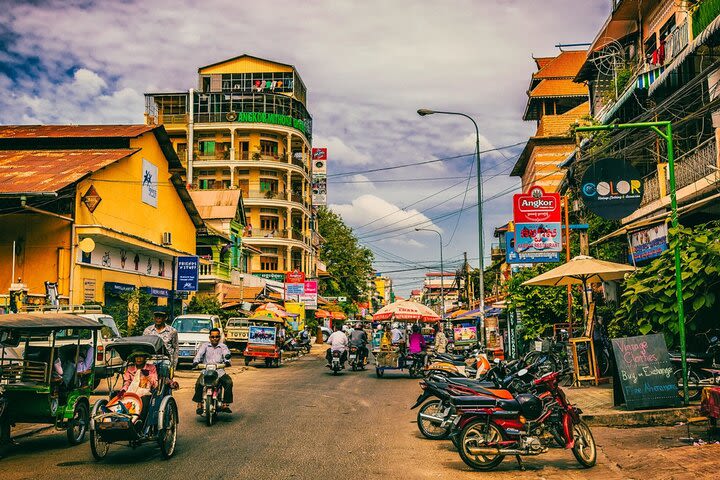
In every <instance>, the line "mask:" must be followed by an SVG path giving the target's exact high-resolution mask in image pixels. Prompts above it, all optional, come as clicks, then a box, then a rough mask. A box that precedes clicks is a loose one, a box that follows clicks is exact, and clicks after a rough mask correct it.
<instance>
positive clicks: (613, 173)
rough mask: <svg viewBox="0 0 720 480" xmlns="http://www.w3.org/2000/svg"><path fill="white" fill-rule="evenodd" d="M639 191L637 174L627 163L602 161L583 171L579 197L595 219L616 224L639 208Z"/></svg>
mask: <svg viewBox="0 0 720 480" xmlns="http://www.w3.org/2000/svg"><path fill="white" fill-rule="evenodd" d="M643 188H644V187H643V182H642V177H641V176H640V172H638V171H637V169H636V168H635V167H633V166H632V165H631V164H630V162H628V161H626V160H623V159H620V158H603V159H601V160H598V161H597V162H594V163H593V164H592V165H590V166H589V167H588V168H587V170H585V173H584V174H583V177H582V187H581V188H580V197H581V198H582V200H583V203H585V206H586V207H588V209H590V211H592V212H593V213H595V214H596V215H598V216H600V217H602V218H606V219H609V220H619V219H621V218H625V217H627V216H628V215H630V214H631V213H633V212H634V211H635V210H637V209H638V208H639V207H640V202H641V201H642V197H643Z"/></svg>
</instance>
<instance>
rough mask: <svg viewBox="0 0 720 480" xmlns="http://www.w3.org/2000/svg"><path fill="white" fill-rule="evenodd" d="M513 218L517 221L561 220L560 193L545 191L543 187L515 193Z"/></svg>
mask: <svg viewBox="0 0 720 480" xmlns="http://www.w3.org/2000/svg"><path fill="white" fill-rule="evenodd" d="M513 219H514V221H515V223H540V222H543V223H544V222H560V221H561V212H560V194H559V193H545V191H544V190H543V189H542V187H532V188H531V189H530V190H528V192H527V193H518V194H515V195H514V196H513Z"/></svg>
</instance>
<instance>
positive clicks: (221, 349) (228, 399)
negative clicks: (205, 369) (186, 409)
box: [192, 328, 233, 415]
mask: <svg viewBox="0 0 720 480" xmlns="http://www.w3.org/2000/svg"><path fill="white" fill-rule="evenodd" d="M229 356H230V349H228V347H227V345H225V344H224V343H220V329H219V328H212V329H210V341H209V342H206V343H203V344H202V345H201V346H200V349H199V350H198V352H197V355H195V358H194V359H193V368H195V367H197V366H198V365H199V364H201V363H204V364H206V365H207V364H224V365H225V366H226V367H229V366H230V360H229V359H228V357H229ZM217 373H218V384H219V386H220V387H221V388H222V391H223V395H222V402H223V403H222V406H221V407H220V411H222V412H227V413H232V410H230V404H231V403H232V402H233V391H232V389H233V381H232V378H230V375H227V374H226V373H225V370H224V369H222V368H218V370H217ZM202 379H203V374H202V373H200V376H199V377H198V379H197V381H196V382H195V394H194V395H193V398H192V399H193V402H196V403H197V410H196V413H197V414H198V415H201V414H202V412H203V403H202V402H203V384H202Z"/></svg>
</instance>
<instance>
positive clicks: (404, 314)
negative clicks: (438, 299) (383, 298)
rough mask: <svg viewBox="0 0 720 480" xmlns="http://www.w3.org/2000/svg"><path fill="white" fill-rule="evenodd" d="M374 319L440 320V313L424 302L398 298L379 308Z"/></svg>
mask: <svg viewBox="0 0 720 480" xmlns="http://www.w3.org/2000/svg"><path fill="white" fill-rule="evenodd" d="M373 320H375V321H383V320H416V321H417V320H419V321H423V322H437V321H438V320H440V315H438V314H437V313H435V312H433V311H432V310H431V309H430V307H427V306H426V305H423V304H422V303H417V302H411V301H409V300H398V301H397V302H393V303H391V304H390V305H386V306H384V307H383V308H381V309H380V310H378V311H377V312H376V313H375V315H373Z"/></svg>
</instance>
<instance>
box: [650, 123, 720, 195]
mask: <svg viewBox="0 0 720 480" xmlns="http://www.w3.org/2000/svg"><path fill="white" fill-rule="evenodd" d="M716 165H717V143H716V142H715V137H711V138H709V139H707V140H706V141H704V142H703V143H701V144H700V145H698V146H697V147H695V148H694V149H692V150H690V151H689V152H687V153H685V154H683V155H681V156H680V157H678V158H677V160H675V189H676V190H679V189H681V188H683V187H687V186H688V185H692V184H693V183H695V182H697V181H700V180H702V179H703V178H705V177H707V176H708V175H709V174H711V173H712V172H713V170H712V169H711V168H710V167H711V166H716ZM643 182H644V185H645V191H644V192H643V198H642V202H641V203H640V206H641V207H644V206H645V205H647V204H649V203H652V202H654V201H656V200H659V199H660V185H659V181H658V175H657V173H652V174H650V175H648V176H647V177H645V178H644V179H643ZM665 182H666V183H665V191H666V192H669V191H670V182H669V181H668V180H666V181H665Z"/></svg>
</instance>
